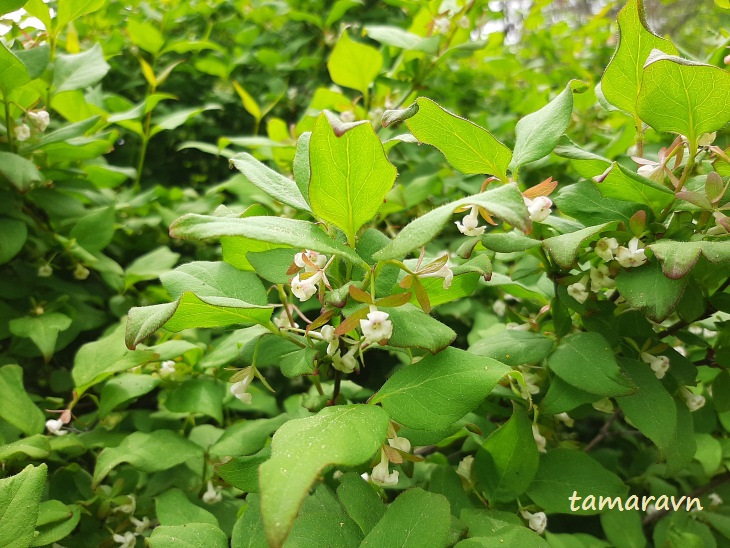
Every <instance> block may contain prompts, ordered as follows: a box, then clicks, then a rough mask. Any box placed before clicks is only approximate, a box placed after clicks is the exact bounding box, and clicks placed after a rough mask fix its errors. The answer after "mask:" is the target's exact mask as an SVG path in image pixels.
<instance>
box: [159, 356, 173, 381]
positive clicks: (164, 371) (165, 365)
mask: <svg viewBox="0 0 730 548" xmlns="http://www.w3.org/2000/svg"><path fill="white" fill-rule="evenodd" d="M159 373H160V376H161V377H169V376H170V375H173V374H174V373H175V362H174V361H173V360H165V361H164V362H162V363H161V364H160V371H159Z"/></svg>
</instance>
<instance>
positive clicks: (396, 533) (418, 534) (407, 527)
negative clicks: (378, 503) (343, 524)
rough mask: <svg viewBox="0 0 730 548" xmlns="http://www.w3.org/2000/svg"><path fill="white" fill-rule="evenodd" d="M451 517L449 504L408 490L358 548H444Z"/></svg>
mask: <svg viewBox="0 0 730 548" xmlns="http://www.w3.org/2000/svg"><path fill="white" fill-rule="evenodd" d="M450 514H451V510H450V508H449V501H448V500H446V497H444V496H443V495H436V494H434V493H429V492H427V491H424V490H422V489H419V488H417V487H416V488H414V489H410V490H408V491H406V492H405V493H402V494H401V495H399V496H398V498H396V499H395V501H394V502H393V503H392V504H391V505H390V506H388V509H387V510H386V511H385V515H384V516H383V518H382V519H381V520H380V521H379V522H378V523H377V525H375V527H373V530H372V531H370V533H369V534H368V535H367V536H366V537H365V540H363V541H362V544H361V545H360V546H372V547H374V548H380V547H384V546H398V547H400V548H422V547H423V546H446V545H447V542H446V539H447V538H448V534H449V525H450Z"/></svg>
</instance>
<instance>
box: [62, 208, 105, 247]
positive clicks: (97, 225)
mask: <svg viewBox="0 0 730 548" xmlns="http://www.w3.org/2000/svg"><path fill="white" fill-rule="evenodd" d="M115 218H116V215H115V212H114V207H102V208H99V209H97V210H95V211H90V212H88V213H87V214H86V215H84V216H83V217H82V218H81V219H79V221H78V222H77V223H76V224H75V225H74V227H73V228H72V229H71V237H72V238H74V239H75V240H76V243H78V244H79V245H80V246H81V247H83V248H84V249H86V250H87V251H91V252H94V251H101V250H102V249H104V248H105V247H106V246H107V245H109V243H110V242H111V241H112V238H113V237H114V230H115V229H116V227H115V226H114V220H115Z"/></svg>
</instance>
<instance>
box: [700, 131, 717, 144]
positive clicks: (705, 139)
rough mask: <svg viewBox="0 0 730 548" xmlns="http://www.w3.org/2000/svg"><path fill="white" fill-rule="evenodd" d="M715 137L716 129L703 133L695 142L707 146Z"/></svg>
mask: <svg viewBox="0 0 730 548" xmlns="http://www.w3.org/2000/svg"><path fill="white" fill-rule="evenodd" d="M716 137H717V131H713V132H712V133H703V134H702V135H700V138H699V139H698V140H697V144H698V145H699V146H701V147H708V146H710V145H711V144H712V143H714V142H715V138H716Z"/></svg>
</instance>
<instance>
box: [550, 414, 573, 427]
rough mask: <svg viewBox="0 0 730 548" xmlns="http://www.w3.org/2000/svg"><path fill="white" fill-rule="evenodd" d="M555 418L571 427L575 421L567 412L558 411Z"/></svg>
mask: <svg viewBox="0 0 730 548" xmlns="http://www.w3.org/2000/svg"><path fill="white" fill-rule="evenodd" d="M555 418H556V419H557V420H559V421H560V422H562V423H563V424H565V426H567V427H568V428H573V424H575V421H574V420H573V419H572V418H571V417H570V415H568V414H567V413H558V414H557V415H555Z"/></svg>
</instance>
